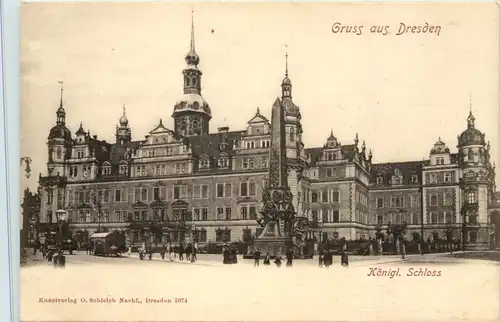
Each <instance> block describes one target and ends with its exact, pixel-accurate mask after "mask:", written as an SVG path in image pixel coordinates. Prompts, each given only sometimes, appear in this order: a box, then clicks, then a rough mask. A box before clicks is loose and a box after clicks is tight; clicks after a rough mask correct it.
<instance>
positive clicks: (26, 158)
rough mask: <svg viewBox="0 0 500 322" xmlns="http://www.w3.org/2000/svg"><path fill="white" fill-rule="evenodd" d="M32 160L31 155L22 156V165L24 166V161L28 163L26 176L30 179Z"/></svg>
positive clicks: (25, 170)
mask: <svg viewBox="0 0 500 322" xmlns="http://www.w3.org/2000/svg"><path fill="white" fill-rule="evenodd" d="M31 162H32V161H31V158H29V157H22V158H21V167H22V166H23V163H24V164H26V168H24V172H25V173H26V174H25V176H26V178H28V179H29V177H31V168H30V164H31Z"/></svg>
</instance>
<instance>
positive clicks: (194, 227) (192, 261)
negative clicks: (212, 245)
mask: <svg viewBox="0 0 500 322" xmlns="http://www.w3.org/2000/svg"><path fill="white" fill-rule="evenodd" d="M195 229H196V226H195V224H194V223H193V224H192V225H191V263H194V230H195Z"/></svg>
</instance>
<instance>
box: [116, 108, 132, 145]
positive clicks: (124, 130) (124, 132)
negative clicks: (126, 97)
mask: <svg viewBox="0 0 500 322" xmlns="http://www.w3.org/2000/svg"><path fill="white" fill-rule="evenodd" d="M119 123H120V125H117V126H116V143H118V144H126V143H130V142H131V141H132V130H131V129H130V127H129V126H128V119H127V115H126V114H125V104H123V115H122V117H120V121H119Z"/></svg>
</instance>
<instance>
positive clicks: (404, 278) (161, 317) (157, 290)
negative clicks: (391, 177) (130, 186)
mask: <svg viewBox="0 0 500 322" xmlns="http://www.w3.org/2000/svg"><path fill="white" fill-rule="evenodd" d="M477 256H478V255H477V253H474V252H465V253H462V252H459V253H454V254H444V253H441V254H426V255H409V256H407V257H406V259H405V260H402V259H401V258H400V257H399V256H384V257H378V256H370V257H363V256H350V265H349V266H348V267H344V266H341V265H340V259H339V258H338V257H337V258H334V264H333V266H332V267H330V268H328V269H327V268H319V267H318V261H317V257H316V258H313V259H308V260H295V261H294V265H293V267H292V268H287V267H281V268H277V267H276V266H274V265H270V266H269V267H265V266H263V265H262V263H260V266H259V267H258V268H256V267H254V262H253V260H251V259H243V258H242V257H239V258H238V264H236V265H223V264H222V257H221V255H206V254H200V255H199V259H198V261H197V262H196V263H191V262H189V261H179V260H178V259H175V260H174V261H169V260H167V259H165V260H162V259H161V257H160V256H159V255H156V256H154V257H153V258H152V260H143V261H141V260H139V258H138V256H137V254H132V256H131V257H128V256H123V257H99V256H93V255H87V254H86V253H85V252H78V253H76V254H74V255H67V256H66V258H67V264H66V267H65V268H63V269H61V268H54V267H53V265H52V263H49V262H48V261H47V260H42V259H41V257H38V258H36V259H35V258H34V257H33V256H30V257H29V260H28V262H27V263H26V264H25V266H23V267H22V269H21V294H22V296H21V319H22V320H23V321H32V320H35V319H36V320H40V319H43V317H44V316H47V317H51V320H54V318H55V317H57V320H59V321H76V320H78V321H97V320H99V321H109V320H114V321H117V320H148V321H166V320H173V321H177V320H206V321H209V320H242V319H244V320H255V321H258V320H291V319H293V320H324V319H329V320H353V319H356V320H370V321H375V320H378V321H410V320H411V321H415V320H430V319H431V318H432V320H434V321H436V320H447V321H451V320H455V319H456V318H457V317H463V318H472V317H474V321H492V320H494V319H495V318H496V317H497V314H498V310H499V296H498V287H499V285H498V276H499V275H498V273H499V267H500V266H499V265H498V263H500V262H497V261H494V260H493V259H495V257H496V260H498V253H489V254H487V256H484V254H483V255H482V256H483V258H485V257H486V258H489V259H490V260H485V259H482V260H481V259H476V257H477ZM460 257H462V258H460ZM374 271H375V272H374ZM411 271H421V272H425V271H435V272H438V271H439V272H440V274H439V276H437V275H435V276H429V275H428V274H425V273H424V274H421V275H420V276H417V275H415V274H412V276H409V275H408V274H409V272H411ZM377 272H388V273H387V274H383V273H377ZM390 272H397V274H396V275H394V274H393V276H390V275H391V274H390ZM479 276H480V277H481V278H480V279H477V278H474V277H479ZM457 281H460V283H457ZM478 296H479V297H480V299H481V301H480V303H479V302H478V300H477V299H478ZM389 299H390V300H389ZM408 303H412V305H408ZM478 304H480V305H478Z"/></svg>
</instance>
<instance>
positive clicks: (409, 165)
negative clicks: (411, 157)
mask: <svg viewBox="0 0 500 322" xmlns="http://www.w3.org/2000/svg"><path fill="white" fill-rule="evenodd" d="M396 170H399V171H401V173H402V175H403V184H405V185H406V184H411V176H412V175H418V177H419V181H418V182H421V174H422V161H408V162H389V163H375V164H372V167H371V177H372V180H373V181H375V182H376V180H377V179H376V178H378V177H383V178H384V185H388V184H389V182H390V180H391V179H392V176H393V175H394V173H395V171H396Z"/></svg>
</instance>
